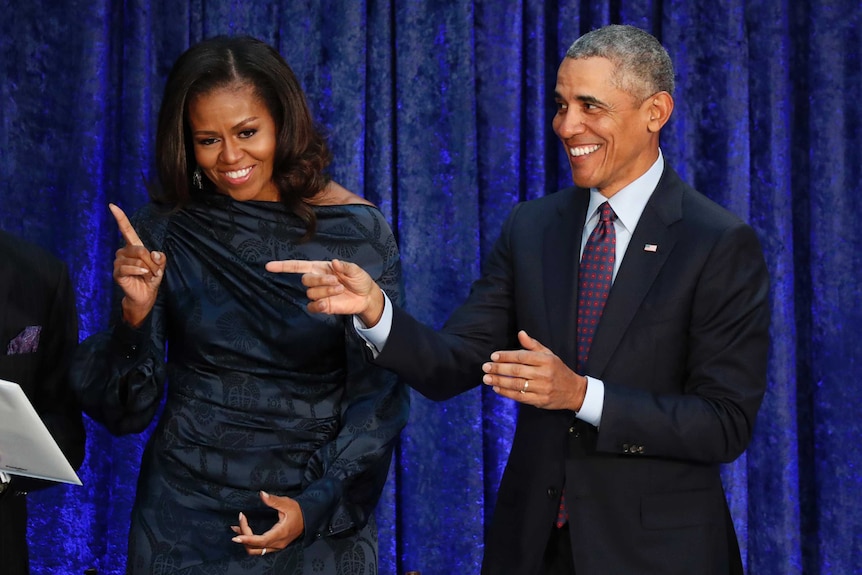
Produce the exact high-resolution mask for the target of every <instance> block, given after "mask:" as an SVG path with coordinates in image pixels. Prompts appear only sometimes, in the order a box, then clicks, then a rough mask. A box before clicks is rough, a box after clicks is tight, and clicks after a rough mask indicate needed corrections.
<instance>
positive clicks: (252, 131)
mask: <svg viewBox="0 0 862 575" xmlns="http://www.w3.org/2000/svg"><path fill="white" fill-rule="evenodd" d="M188 118H189V125H190V126H191V130H192V138H193V141H194V155H195V160H197V163H198V166H199V168H198V169H200V170H201V171H202V172H203V174H204V175H205V176H206V177H207V178H208V179H209V180H210V182H212V184H213V185H214V186H215V188H216V189H217V190H218V191H219V192H221V193H224V194H227V195H229V196H230V197H232V198H233V199H235V200H240V201H242V200H265V201H277V200H278V199H279V193H278V188H277V187H276V186H275V183H274V182H273V181H272V171H273V170H272V167H273V161H274V159H275V144H276V138H275V135H276V134H275V121H274V120H273V119H272V114H270V113H269V110H268V109H267V107H266V105H265V104H264V102H263V101H261V99H260V98H259V97H258V96H257V94H255V92H254V88H253V87H252V86H250V85H245V84H239V85H233V86H228V87H226V88H221V89H216V90H214V91H212V92H210V93H207V94H201V95H199V96H196V97H195V98H194V99H192V101H191V102H189V112H188ZM196 173H197V172H196ZM198 181H200V182H201V185H202V184H203V181H202V180H198Z"/></svg>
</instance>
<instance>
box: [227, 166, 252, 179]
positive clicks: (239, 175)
mask: <svg viewBox="0 0 862 575" xmlns="http://www.w3.org/2000/svg"><path fill="white" fill-rule="evenodd" d="M249 172H251V167H248V168H243V169H241V170H236V171H234V172H225V173H224V175H225V176H227V177H228V178H231V179H234V180H236V179H239V178H244V177H246V176H247V175H248V174H249Z"/></svg>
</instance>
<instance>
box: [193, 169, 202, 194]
mask: <svg viewBox="0 0 862 575" xmlns="http://www.w3.org/2000/svg"><path fill="white" fill-rule="evenodd" d="M192 184H194V186H195V187H196V188H197V189H199V190H202V189H204V181H203V176H201V168H200V166H197V167H196V168H195V171H194V172H192Z"/></svg>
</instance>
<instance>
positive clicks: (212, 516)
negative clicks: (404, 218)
mask: <svg viewBox="0 0 862 575" xmlns="http://www.w3.org/2000/svg"><path fill="white" fill-rule="evenodd" d="M156 154H157V158H158V166H159V177H160V183H161V186H160V187H159V188H158V190H157V191H156V192H155V193H154V194H153V202H152V203H151V204H150V205H149V206H146V207H145V208H143V209H142V210H141V211H139V212H138V213H136V214H135V215H134V216H133V217H132V219H131V221H130V220H129V219H128V218H126V215H125V214H124V213H123V211H122V210H121V209H120V208H119V207H117V206H113V205H112V206H111V211H112V212H113V214H114V216H115V218H116V220H117V223H118V225H119V228H120V232H121V233H122V235H123V238H124V239H125V243H126V245H125V246H124V247H123V248H121V249H120V250H119V251H117V254H116V259H115V261H114V279H115V281H116V283H117V284H118V286H119V287H120V290H118V298H120V302H119V305H117V306H115V309H118V310H121V315H119V316H118V317H116V318H114V325H113V329H112V330H110V331H108V332H105V333H101V334H96V335H94V336H91V337H90V338H88V339H87V340H86V341H85V342H83V343H82V344H81V348H80V352H79V353H78V355H77V357H76V361H75V365H74V366H73V369H72V372H73V385H74V387H75V388H76V390H77V392H78V394H79V395H80V397H81V398H82V403H83V405H84V409H85V410H86V412H87V413H88V414H89V415H90V416H91V417H92V418H93V419H95V420H97V421H100V422H102V423H103V424H104V425H105V426H106V427H107V428H108V429H109V430H110V431H111V432H112V433H115V434H123V433H137V432H141V431H143V430H144V429H146V428H147V427H148V425H149V423H150V421H151V420H152V419H153V417H155V413H156V411H157V408H158V406H159V404H160V398H161V397H162V395H163V394H165V395H166V399H165V404H164V411H163V413H162V415H161V416H160V419H159V422H158V425H157V427H156V429H155V431H154V433H153V434H152V436H151V438H150V442H149V445H148V447H147V449H146V452H145V454H144V459H143V462H142V466H141V475H140V479H139V484H138V492H137V495H136V500H135V505H134V508H133V511H132V522H131V528H130V532H129V555H128V565H127V571H126V572H127V573H130V574H140V575H144V574H146V575H158V574H168V573H170V574H174V575H176V574H186V575H190V574H191V573H195V574H216V573H218V574H219V575H252V574H260V575H263V574H264V573H283V574H287V575H291V574H300V573H309V572H311V570H312V569H313V570H314V572H315V573H321V574H323V575H326V574H329V575H338V574H342V573H343V574H345V575H346V574H348V573H349V574H358V575H371V574H376V573H377V553H378V552H377V530H376V525H375V521H374V517H373V512H374V508H375V507H376V505H377V502H378V499H379V497H380V493H381V490H382V489H383V485H384V483H385V480H386V475H387V472H388V469H389V464H390V460H391V454H392V449H393V445H394V442H395V440H396V438H397V436H398V434H399V432H400V431H401V429H402V428H403V427H404V425H405V424H406V422H407V414H408V394H407V391H406V389H405V388H404V386H403V385H401V384H399V383H398V382H397V380H396V379H395V378H394V376H392V375H391V374H389V373H387V372H385V371H383V370H381V369H380V368H377V367H374V366H372V365H370V364H367V363H365V362H364V361H363V356H362V354H363V346H361V345H360V344H358V343H357V341H356V339H355V338H352V337H350V335H349V334H348V331H347V329H349V328H347V326H346V325H345V324H344V323H343V322H341V321H333V320H325V319H321V318H320V317H316V316H312V315H311V314H310V313H309V312H308V310H307V309H306V304H307V303H308V300H307V298H306V297H305V293H304V288H303V286H302V285H301V284H300V281H299V279H298V278H295V277H290V276H285V275H277V274H271V273H268V272H267V271H266V270H265V268H264V265H265V263H266V262H268V261H270V260H274V259H287V258H289V257H299V258H301V259H333V258H337V257H345V255H350V257H351V259H352V260H353V261H356V262H358V263H360V264H361V265H362V266H363V267H364V268H365V269H369V270H372V273H373V274H374V276H375V278H376V279H377V281H378V282H379V285H380V286H381V287H382V288H383V289H384V290H386V291H387V293H388V294H389V296H390V297H392V298H394V299H396V300H398V301H400V300H401V299H402V286H401V269H400V262H399V256H398V249H397V247H396V244H395V239H394V237H393V235H392V231H391V230H390V228H389V226H388V224H387V222H386V220H385V219H384V217H383V215H382V214H381V213H380V211H378V210H377V209H376V208H375V207H374V206H372V205H370V204H369V202H367V201H365V200H364V199H363V198H361V197H359V196H357V195H355V194H353V193H351V192H349V191H347V190H345V189H344V188H342V187H341V186H339V185H338V184H335V183H334V182H330V181H329V180H328V178H327V176H326V174H325V173H324V171H323V170H324V168H326V166H327V165H328V162H329V152H328V149H327V146H326V143H325V141H324V139H323V138H322V136H321V135H320V133H319V132H318V131H317V130H316V129H315V127H314V124H313V122H312V119H311V114H310V112H309V109H308V107H307V105H306V102H305V97H304V95H303V93H302V90H301V89H300V87H299V83H298V82H297V80H296V78H295V76H294V74H293V72H292V71H291V70H290V68H289V67H288V65H287V64H286V63H285V62H284V60H283V59H282V58H281V56H280V55H279V54H278V53H277V52H276V51H275V50H273V49H272V48H270V47H269V46H267V45H266V44H264V43H262V42H259V41H257V40H254V39H252V38H226V37H219V38H214V39H211V40H207V41H204V42H203V43H201V44H198V45H197V46H194V47H192V48H191V49H189V50H188V51H187V52H186V53H184V54H183V55H182V56H181V57H180V58H179V60H178V61H177V63H176V64H175V65H174V68H173V69H172V71H171V74H170V76H169V78H168V82H167V84H166V87H165V95H164V98H163V100H162V108H161V111H160V114H159V129H158V133H157V138H156ZM165 207H166V208H168V209H163V208H165ZM166 350H168V361H167V362H166V361H165V354H166ZM166 383H167V385H166Z"/></svg>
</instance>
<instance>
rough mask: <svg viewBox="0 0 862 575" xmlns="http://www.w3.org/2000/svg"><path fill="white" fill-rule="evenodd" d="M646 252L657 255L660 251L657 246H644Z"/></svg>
mask: <svg viewBox="0 0 862 575" xmlns="http://www.w3.org/2000/svg"><path fill="white" fill-rule="evenodd" d="M644 251H645V252H652V253H655V252H657V251H658V246H657V245H656V244H644Z"/></svg>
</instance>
